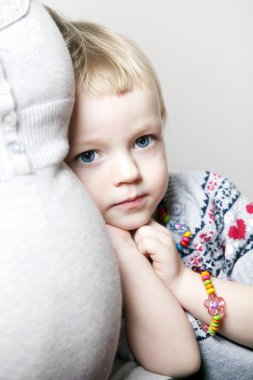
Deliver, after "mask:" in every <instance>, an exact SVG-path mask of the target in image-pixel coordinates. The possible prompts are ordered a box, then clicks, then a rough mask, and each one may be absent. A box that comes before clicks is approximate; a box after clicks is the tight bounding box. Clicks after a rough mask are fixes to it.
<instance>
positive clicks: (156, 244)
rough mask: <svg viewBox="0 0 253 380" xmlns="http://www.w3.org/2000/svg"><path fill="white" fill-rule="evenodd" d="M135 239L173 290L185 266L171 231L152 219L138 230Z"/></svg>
mask: <svg viewBox="0 0 253 380" xmlns="http://www.w3.org/2000/svg"><path fill="white" fill-rule="evenodd" d="M134 240H135V243H136V245H137V248H138V250H139V251H140V252H141V253H142V254H143V255H145V256H148V257H150V259H151V265H152V266H153V269H154V271H155V272H156V274H157V275H158V276H159V278H160V279H161V280H162V281H163V283H164V284H165V285H166V286H167V287H168V288H169V289H171V290H172V289H173V288H174V287H175V286H176V283H177V282H178V281H179V280H180V278H181V276H182V275H183V272H184V268H185V266H184V263H183V261H182V260H181V259H180V256H179V254H178V251H177V248H176V244H175V242H174V240H173V237H172V235H171V233H170V231H168V230H167V228H165V227H163V226H161V225H160V224H158V223H157V222H155V221H154V220H153V219H151V220H150V222H149V223H148V224H147V225H145V226H143V227H140V228H139V229H138V230H137V231H136V233H135V235H134Z"/></svg>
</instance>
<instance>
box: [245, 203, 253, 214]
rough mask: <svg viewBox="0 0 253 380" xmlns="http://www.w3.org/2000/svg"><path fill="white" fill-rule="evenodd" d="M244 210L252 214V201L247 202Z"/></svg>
mask: <svg viewBox="0 0 253 380" xmlns="http://www.w3.org/2000/svg"><path fill="white" fill-rule="evenodd" d="M246 210H247V212H248V213H249V214H253V203H249V204H248V205H247V206H246Z"/></svg>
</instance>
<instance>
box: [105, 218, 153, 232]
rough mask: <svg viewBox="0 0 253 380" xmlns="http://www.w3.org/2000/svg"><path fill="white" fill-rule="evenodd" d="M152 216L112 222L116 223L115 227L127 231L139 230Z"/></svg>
mask: <svg viewBox="0 0 253 380" xmlns="http://www.w3.org/2000/svg"><path fill="white" fill-rule="evenodd" d="M150 218H151V216H149V217H147V218H139V220H129V221H127V220H125V221H122V222H121V223H110V224H112V225H114V227H117V228H120V229H122V230H125V231H133V230H137V229H138V228H140V227H142V226H144V225H145V224H147V223H148V222H149V221H150Z"/></svg>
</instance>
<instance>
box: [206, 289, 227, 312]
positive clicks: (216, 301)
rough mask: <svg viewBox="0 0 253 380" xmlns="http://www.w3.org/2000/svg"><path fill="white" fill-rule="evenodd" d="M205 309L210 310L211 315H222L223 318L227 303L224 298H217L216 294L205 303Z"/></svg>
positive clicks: (210, 296) (211, 295)
mask: <svg viewBox="0 0 253 380" xmlns="http://www.w3.org/2000/svg"><path fill="white" fill-rule="evenodd" d="M204 305H205V307H206V308H207V309H208V313H209V314H210V315H212V316H213V315H217V314H220V316H221V317H222V316H223V315H224V312H225V301H224V299H223V298H222V297H217V296H216V295H215V294H210V295H209V297H208V299H207V300H205V302H204Z"/></svg>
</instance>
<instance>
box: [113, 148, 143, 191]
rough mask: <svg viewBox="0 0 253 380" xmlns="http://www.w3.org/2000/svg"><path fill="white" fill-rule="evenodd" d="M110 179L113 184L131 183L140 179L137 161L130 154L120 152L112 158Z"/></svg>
mask: <svg viewBox="0 0 253 380" xmlns="http://www.w3.org/2000/svg"><path fill="white" fill-rule="evenodd" d="M112 167H113V169H112V181H113V184H114V186H119V185H121V184H123V183H133V182H136V181H138V180H139V179H140V177H141V173H140V170H139V167H138V165H137V162H136V161H135V160H134V158H133V157H132V156H131V155H130V154H120V155H117V156H115V157H114V158H113V163H112Z"/></svg>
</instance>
